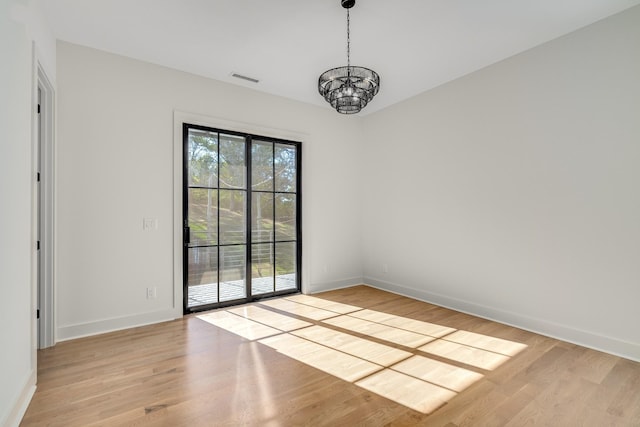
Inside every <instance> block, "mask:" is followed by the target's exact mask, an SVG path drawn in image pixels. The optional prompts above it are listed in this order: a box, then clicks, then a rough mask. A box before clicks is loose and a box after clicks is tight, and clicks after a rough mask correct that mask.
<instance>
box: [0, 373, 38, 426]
mask: <svg viewBox="0 0 640 427" xmlns="http://www.w3.org/2000/svg"><path fill="white" fill-rule="evenodd" d="M35 392H36V371H35V370H31V372H30V373H29V374H28V375H27V379H26V381H25V383H24V386H23V387H22V390H21V391H20V394H19V395H18V397H17V398H16V400H15V403H14V404H13V406H12V407H11V409H10V410H9V413H8V414H7V416H6V417H5V418H4V419H3V420H0V426H3V427H18V426H19V425H20V421H22V417H24V414H25V412H27V407H28V406H29V403H30V402H31V398H32V397H33V393H35Z"/></svg>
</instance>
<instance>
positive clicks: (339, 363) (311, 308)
mask: <svg viewBox="0 0 640 427" xmlns="http://www.w3.org/2000/svg"><path fill="white" fill-rule="evenodd" d="M261 306H262V307H261ZM265 307H267V308H265ZM271 308H272V309H275V310H277V311H273V310H271ZM294 316H296V317H294ZM298 316H300V317H303V318H306V319H308V320H309V321H306V320H302V319H299V318H298ZM197 317H198V318H200V319H202V320H204V321H206V322H209V323H211V324H213V325H215V326H218V327H220V328H223V329H225V330H227V331H229V332H232V333H234V334H237V335H239V336H241V337H243V338H246V339H248V340H252V341H257V342H259V343H261V344H263V345H266V346H268V347H271V348H273V349H274V350H276V351H278V352H279V353H281V354H283V355H286V356H288V357H290V358H292V359H295V360H298V361H300V362H302V363H304V364H307V365H309V366H312V367H314V368H316V369H319V370H322V371H323V372H326V373H328V374H330V375H333V376H335V377H338V378H340V379H342V380H344V381H348V382H351V383H354V384H356V385H357V386H359V387H362V388H365V389H367V390H369V391H371V392H372V393H375V394H378V395H380V396H382V397H385V398H387V399H390V400H393V401H395V402H397V403H399V404H401V405H404V406H407V407H409V408H412V409H414V410H416V411H419V412H422V413H430V412H433V411H434V410H436V409H437V408H439V407H440V406H442V405H444V404H445V403H446V402H448V401H449V400H451V399H452V398H453V397H455V396H456V395H457V394H458V393H460V392H462V391H463V390H465V389H466V388H468V387H469V386H471V385H472V384H473V383H475V382H476V381H478V380H480V379H481V378H482V377H483V374H482V373H481V372H476V371H474V370H472V369H477V370H484V371H490V370H494V369H496V368H497V367H498V366H500V365H502V364H503V363H504V362H506V361H507V360H509V359H510V358H511V357H513V356H515V355H516V354H518V353H519V352H520V351H522V350H523V349H525V348H526V347H527V346H526V345H525V344H521V343H517V342H513V341H509V340H505V339H501V338H495V337H491V336H489V335H483V334H478V333H475V332H469V331H462V330H457V329H454V328H450V327H447V326H442V325H437V324H434V323H429V322H423V321H419V320H415V319H410V318H406V317H402V316H396V315H393V314H389V313H384V312H380V311H375V310H369V309H362V308H360V307H356V306H353V305H348V304H340V303H336V302H334V301H329V300H324V299H321V298H317V297H312V296H308V295H295V296H291V297H287V298H282V299H275V300H268V301H262V302H260V303H259V304H252V305H245V306H241V307H235V308H230V309H227V310H222V311H214V312H210V313H206V314H202V315H199V316H197ZM312 322H313V323H312ZM318 323H320V324H318ZM321 324H324V325H327V326H331V327H327V326H322V325H321ZM334 328H337V329H339V330H336V329H334ZM361 335H364V336H368V337H371V338H374V339H375V340H371V339H367V338H366V337H362V336H361ZM379 341H380V342H379ZM385 343H387V344H385ZM398 346H402V347H403V348H404V349H402V348H397V347H398ZM411 349H413V350H411ZM407 350H410V351H407ZM424 353H428V354H431V355H434V356H437V357H436V359H438V360H434V359H432V358H430V357H428V354H424ZM440 359H446V360H444V361H443V360H440ZM447 362H450V363H447ZM458 365H462V366H458ZM470 367H473V368H470Z"/></svg>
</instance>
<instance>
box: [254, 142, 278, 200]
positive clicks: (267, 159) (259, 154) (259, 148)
mask: <svg viewBox="0 0 640 427" xmlns="http://www.w3.org/2000/svg"><path fill="white" fill-rule="evenodd" d="M251 189H253V190H261V191H273V143H271V142H262V141H254V142H253V143H252V145H251Z"/></svg>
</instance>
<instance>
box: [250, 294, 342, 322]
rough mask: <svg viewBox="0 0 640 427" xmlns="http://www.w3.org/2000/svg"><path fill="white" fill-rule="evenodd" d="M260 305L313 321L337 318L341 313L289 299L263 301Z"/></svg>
mask: <svg viewBox="0 0 640 427" xmlns="http://www.w3.org/2000/svg"><path fill="white" fill-rule="evenodd" d="M260 304H262V305H266V306H269V307H273V308H275V309H277V310H282V311H286V312H287V313H291V314H295V315H296V316H303V317H306V318H308V319H313V320H323V319H328V318H330V317H334V316H337V315H338V314H340V313H336V312H334V311H329V310H324V309H321V308H317V307H312V306H310V305H308V304H300V303H297V302H294V301H290V300H287V299H273V300H269V301H261V302H260Z"/></svg>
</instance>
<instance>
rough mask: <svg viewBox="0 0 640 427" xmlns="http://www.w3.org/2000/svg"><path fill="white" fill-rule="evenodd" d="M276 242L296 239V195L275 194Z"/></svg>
mask: <svg viewBox="0 0 640 427" xmlns="http://www.w3.org/2000/svg"><path fill="white" fill-rule="evenodd" d="M275 197H276V240H295V239H296V195H295V194H276V196H275Z"/></svg>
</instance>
